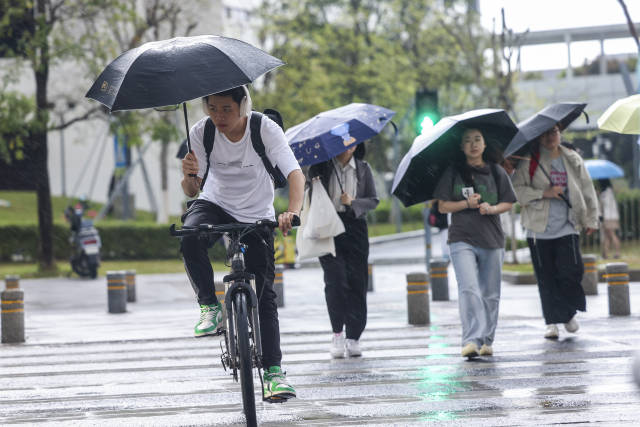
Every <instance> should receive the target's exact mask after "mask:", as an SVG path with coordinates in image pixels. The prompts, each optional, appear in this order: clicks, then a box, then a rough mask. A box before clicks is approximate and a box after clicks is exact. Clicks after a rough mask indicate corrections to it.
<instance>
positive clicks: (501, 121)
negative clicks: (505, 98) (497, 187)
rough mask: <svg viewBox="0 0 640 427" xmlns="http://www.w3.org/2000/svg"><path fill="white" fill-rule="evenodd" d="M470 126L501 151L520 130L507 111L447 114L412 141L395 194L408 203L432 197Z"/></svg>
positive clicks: (407, 204)
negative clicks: (428, 130)
mask: <svg viewBox="0 0 640 427" xmlns="http://www.w3.org/2000/svg"><path fill="white" fill-rule="evenodd" d="M470 128H475V129H479V130H480V131H481V132H482V135H483V137H484V140H485V143H486V145H487V147H488V148H489V147H491V148H490V149H494V150H496V151H499V152H500V153H501V152H502V150H503V149H504V148H505V147H506V146H507V144H508V143H509V141H511V139H513V137H514V135H515V134H516V133H517V132H518V128H517V127H516V125H515V123H513V121H512V120H511V118H510V117H509V115H508V114H507V113H506V112H505V111H504V110H497V109H482V110H473V111H468V112H466V113H464V114H459V115H457V116H448V117H444V118H442V120H440V121H439V122H438V123H437V124H436V125H435V126H434V127H433V128H431V130H430V132H428V133H426V134H422V135H419V136H418V137H417V138H416V139H415V140H414V141H413V144H412V145H411V148H410V149H409V152H408V153H407V154H406V155H405V156H404V158H403V159H402V161H401V162H400V165H399V166H398V170H397V171H396V175H395V177H394V180H393V186H392V190H391V191H392V193H393V194H394V195H395V196H396V197H397V198H398V199H400V200H401V201H402V203H403V204H404V205H405V206H410V205H413V204H416V203H420V202H424V201H426V200H430V199H432V198H433V191H434V190H435V188H436V185H437V183H438V181H439V180H440V177H441V176H442V173H443V172H444V171H445V170H446V169H447V167H449V165H451V164H452V162H453V160H454V159H455V158H456V156H458V155H459V153H460V151H461V148H460V143H461V140H462V134H463V133H464V131H465V130H466V129H470Z"/></svg>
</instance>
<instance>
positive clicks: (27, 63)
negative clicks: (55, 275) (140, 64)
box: [0, 0, 190, 269]
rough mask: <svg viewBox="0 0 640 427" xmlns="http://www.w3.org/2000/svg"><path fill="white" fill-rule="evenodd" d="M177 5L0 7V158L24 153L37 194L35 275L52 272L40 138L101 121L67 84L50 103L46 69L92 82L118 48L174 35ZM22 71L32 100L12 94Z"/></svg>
mask: <svg viewBox="0 0 640 427" xmlns="http://www.w3.org/2000/svg"><path fill="white" fill-rule="evenodd" d="M180 4H181V2H179V1H177V0H176V1H173V0H172V1H160V0H154V1H149V2H145V3H144V4H143V5H142V6H141V5H140V4H139V2H137V1H134V0H57V1H56V0H0V12H2V14H1V16H2V18H1V19H0V56H1V57H4V58H10V59H11V61H4V62H3V69H2V80H1V82H0V85H1V87H0V89H1V90H0V93H2V96H1V97H0V113H1V114H2V116H0V123H2V126H0V132H1V133H2V135H3V138H2V141H0V146H1V148H0V155H3V158H5V159H10V158H11V156H13V157H16V156H18V157H20V156H24V155H25V154H28V155H29V161H30V162H31V163H32V164H33V165H34V170H35V171H36V173H34V176H31V177H30V179H31V180H32V182H33V183H34V186H35V189H36V194H37V206H38V229H39V237H40V238H39V262H40V267H41V268H42V269H55V263H54V258H53V232H52V231H53V216H52V208H51V194H50V185H49V171H48V165H47V155H48V140H47V133H48V131H51V130H56V129H64V128H66V127H68V126H71V125H72V124H74V123H77V122H79V121H83V120H86V119H89V118H93V117H96V115H103V117H105V111H104V108H103V107H101V106H99V105H95V104H90V103H80V102H78V101H79V99H78V98H79V97H81V95H80V96H79V95H78V91H79V90H81V91H82V93H83V92H84V91H85V90H86V88H78V87H73V85H74V83H75V82H74V81H69V80H71V79H68V78H67V79H66V80H65V81H62V82H58V83H59V84H61V85H64V86H65V88H66V89H68V90H66V91H65V93H68V95H65V94H62V95H59V96H58V97H56V99H50V97H49V91H50V81H49V77H50V72H51V70H52V68H54V67H56V66H62V65H66V66H69V65H70V64H72V65H73V67H75V68H76V69H77V70H81V73H82V75H83V76H85V77H88V76H90V77H91V78H95V76H97V74H98V72H99V70H100V69H101V68H102V67H103V66H104V65H106V63H107V62H108V61H110V60H112V59H113V58H115V57H116V56H117V55H118V54H119V53H121V52H122V50H125V49H123V48H125V47H126V48H131V47H135V46H137V45H139V44H140V43H142V42H143V41H145V39H146V38H149V37H153V36H155V35H158V34H159V32H156V33H154V29H160V31H166V32H168V33H174V34H175V33H176V32H177V31H180V29H179V25H183V24H184V20H181V21H178V19H177V17H178V16H179V15H180V11H181V10H182V9H181V8H180V6H179V5H180ZM189 25H190V24H189ZM25 70H29V71H30V72H31V73H32V76H33V81H34V88H35V89H34V92H33V95H31V94H20V93H17V92H16V90H15V89H14V87H15V85H16V82H17V81H18V80H19V78H20V77H21V76H22V75H24V73H25ZM72 89H75V90H72ZM31 96H32V97H33V98H31V99H33V102H30V101H29V98H30V97H31ZM54 109H60V110H62V111H64V110H67V109H71V110H72V111H73V113H74V115H72V116H69V115H67V118H66V119H65V120H57V121H56V120H54V118H53V117H52V114H51V113H52V111H54ZM16 111H21V112H22V114H19V115H18V114H15V112H16ZM127 122H136V120H127ZM140 122H144V121H143V120H140ZM147 123H149V122H147ZM130 130H131V131H130V135H129V136H130V138H131V142H135V138H139V136H140V135H141V133H140V127H137V128H131V129H130Z"/></svg>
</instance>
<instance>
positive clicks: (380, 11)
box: [254, 0, 492, 172]
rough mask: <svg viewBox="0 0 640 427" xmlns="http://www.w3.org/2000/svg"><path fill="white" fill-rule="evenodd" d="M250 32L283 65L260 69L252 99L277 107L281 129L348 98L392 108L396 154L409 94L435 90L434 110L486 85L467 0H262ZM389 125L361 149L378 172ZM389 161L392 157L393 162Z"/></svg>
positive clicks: (468, 98) (464, 102) (477, 99)
mask: <svg viewBox="0 0 640 427" xmlns="http://www.w3.org/2000/svg"><path fill="white" fill-rule="evenodd" d="M261 15H262V18H263V23H264V24H263V26H262V28H261V30H260V38H261V39H262V41H263V42H264V43H265V44H266V45H268V46H272V48H271V50H270V52H271V53H272V54H273V55H275V56H276V57H279V58H281V59H283V60H284V61H285V62H286V64H287V65H286V66H284V67H281V68H279V69H278V70H276V71H274V72H271V73H268V74H267V75H266V78H265V82H264V85H263V86H262V87H261V88H260V90H259V91H258V93H256V94H255V97H254V101H255V104H256V105H258V106H260V107H262V108H264V107H275V108H278V109H279V110H280V111H281V112H282V114H283V117H284V120H285V125H286V127H291V126H293V125H295V124H298V123H300V122H302V121H304V120H307V119H308V118H310V117H311V116H313V115H315V114H317V113H320V112H322V111H325V110H328V109H332V108H336V107H339V106H341V105H344V104H348V103H351V102H365V103H372V104H378V105H381V106H383V107H386V108H390V109H392V110H394V111H396V116H395V118H394V122H395V123H397V124H398V125H399V135H398V140H399V143H400V154H402V153H404V152H406V151H407V150H408V148H409V146H410V145H411V143H412V141H413V139H414V137H415V136H416V133H415V131H414V126H413V123H412V122H413V116H414V112H413V109H414V97H415V94H416V91H418V90H419V89H430V90H438V94H439V97H440V103H441V104H442V109H441V113H442V115H446V114H449V113H451V112H456V113H457V112H459V109H460V108H464V107H477V106H482V107H486V106H488V104H487V101H488V100H487V98H486V96H483V94H482V93H480V94H479V95H478V90H475V91H474V90H469V87H470V86H471V85H476V87H477V88H483V90H484V88H487V87H492V86H491V82H492V75H491V73H490V72H487V70H490V67H487V66H486V60H485V56H484V50H485V49H486V48H487V47H489V43H488V38H487V37H486V34H484V32H483V30H482V28H481V26H480V24H479V18H478V14H477V13H475V12H473V11H472V10H470V9H469V8H468V2H467V1H462V0H459V1H456V0H454V1H452V2H445V5H444V6H443V3H442V2H440V1H436V0H414V1H407V0H357V1H353V0H306V1H282V0H266V1H264V2H263V6H262V13H261ZM392 138H393V135H392V132H391V127H389V130H388V131H384V132H382V134H380V135H379V136H377V137H375V138H373V141H374V143H373V144H371V145H369V146H368V147H367V149H368V152H367V160H368V161H369V162H370V163H371V164H372V166H373V168H374V169H376V170H378V171H381V172H382V171H389V170H394V169H395V164H394V159H393V158H392V150H391V144H392ZM397 160H399V159H397Z"/></svg>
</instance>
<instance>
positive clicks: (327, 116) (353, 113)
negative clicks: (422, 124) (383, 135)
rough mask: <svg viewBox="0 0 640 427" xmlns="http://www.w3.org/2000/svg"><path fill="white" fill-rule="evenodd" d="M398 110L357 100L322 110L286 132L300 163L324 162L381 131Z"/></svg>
mask: <svg viewBox="0 0 640 427" xmlns="http://www.w3.org/2000/svg"><path fill="white" fill-rule="evenodd" d="M394 114H395V111H392V110H389V109H387V108H383V107H380V106H377V105H373V104H360V103H353V104H348V105H345V106H342V107H340V108H335V109H333V110H329V111H325V112H322V113H320V114H318V115H316V116H313V117H312V118H310V119H309V120H307V121H305V122H302V123H300V124H298V125H296V126H294V127H292V128H289V130H287V132H286V133H285V137H286V138H287V142H288V143H289V146H290V147H291V149H292V150H293V154H294V155H295V156H296V159H298V163H300V166H307V165H313V164H316V163H320V162H324V161H326V160H329V159H331V158H332V157H335V156H337V155H338V154H340V153H343V152H344V151H346V150H347V149H348V148H349V147H351V146H353V145H355V144H359V143H361V142H364V141H366V140H367V139H370V138H371V137H373V136H375V135H377V134H378V133H380V131H381V130H382V128H384V126H385V125H386V124H387V123H388V122H389V121H390V120H391V118H392V117H393V116H394Z"/></svg>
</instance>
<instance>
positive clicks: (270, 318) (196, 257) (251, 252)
mask: <svg viewBox="0 0 640 427" xmlns="http://www.w3.org/2000/svg"><path fill="white" fill-rule="evenodd" d="M237 222H238V221H237V220H236V219H235V218H233V217H232V216H231V215H229V214H228V213H227V212H225V211H224V210H223V209H222V208H221V207H220V206H218V205H216V204H214V203H211V202H208V201H206V200H200V199H198V200H195V201H194V202H193V203H192V204H191V206H190V207H189V209H188V210H187V212H186V213H185V214H184V215H183V216H182V223H183V225H184V226H196V225H198V224H229V223H237ZM218 237H219V236H218ZM215 240H217V239H216V238H215V236H214V237H213V239H211V240H209V241H207V240H202V239H198V238H197V237H195V236H188V237H183V238H182V243H181V245H180V249H181V251H182V256H183V258H184V266H185V270H186V271H187V275H188V276H189V280H190V281H191V285H192V286H193V290H194V291H195V292H196V295H197V297H198V303H200V304H217V303H218V299H217V298H216V293H215V287H214V284H213V268H212V267H211V262H210V260H209V254H208V252H207V249H208V248H209V247H210V245H211V242H213V241H215ZM242 242H243V243H245V244H247V246H248V247H247V251H246V252H245V254H244V260H245V266H246V269H247V271H248V272H250V273H253V274H254V275H255V277H256V291H257V293H258V299H259V302H258V311H259V313H260V333H261V334H262V363H263V365H264V366H265V367H270V366H280V361H281V360H282V353H281V351H280V324H279V322H278V306H277V304H276V293H275V291H274V290H273V279H274V276H275V267H274V255H273V254H274V249H273V234H272V232H271V230H267V229H264V230H256V231H255V232H253V233H250V234H248V235H247V236H245V237H243V238H242ZM224 274H227V273H226V272H225V273H224Z"/></svg>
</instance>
